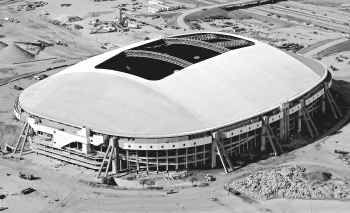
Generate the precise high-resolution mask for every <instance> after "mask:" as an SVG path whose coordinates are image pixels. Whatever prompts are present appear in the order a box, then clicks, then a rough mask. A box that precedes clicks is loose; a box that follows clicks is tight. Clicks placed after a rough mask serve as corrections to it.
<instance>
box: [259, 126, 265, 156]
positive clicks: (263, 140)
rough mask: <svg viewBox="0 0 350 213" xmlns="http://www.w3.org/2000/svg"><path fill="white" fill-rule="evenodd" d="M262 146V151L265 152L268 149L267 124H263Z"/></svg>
mask: <svg viewBox="0 0 350 213" xmlns="http://www.w3.org/2000/svg"><path fill="white" fill-rule="evenodd" d="M260 137H261V146H260V151H262V152H264V151H266V126H265V125H263V124H262V125H261V135H260Z"/></svg>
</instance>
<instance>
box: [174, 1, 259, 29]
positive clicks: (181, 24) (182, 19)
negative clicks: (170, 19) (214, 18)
mask: <svg viewBox="0 0 350 213" xmlns="http://www.w3.org/2000/svg"><path fill="white" fill-rule="evenodd" d="M250 1H252V0H235V1H231V2H229V3H228V2H226V3H223V4H214V5H209V6H203V7H197V8H194V9H191V10H187V11H185V12H184V13H183V14H181V15H180V16H179V17H177V24H178V26H179V27H181V28H184V29H186V30H190V29H191V27H190V26H189V25H187V24H186V22H185V17H186V16H188V15H190V14H192V13H196V12H199V11H201V10H204V9H213V8H217V7H223V6H230V5H232V4H239V3H245V2H250Z"/></svg>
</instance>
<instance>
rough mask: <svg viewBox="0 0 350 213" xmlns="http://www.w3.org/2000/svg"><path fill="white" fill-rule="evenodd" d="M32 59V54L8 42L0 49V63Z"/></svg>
mask: <svg viewBox="0 0 350 213" xmlns="http://www.w3.org/2000/svg"><path fill="white" fill-rule="evenodd" d="M33 59H34V56H33V55H31V54H29V53H27V52H26V51H24V50H22V49H20V48H18V47H16V46H15V45H14V44H10V45H8V46H7V47H5V48H3V49H0V64H12V63H18V62H25V61H30V60H33Z"/></svg>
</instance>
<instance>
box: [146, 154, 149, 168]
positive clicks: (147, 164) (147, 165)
mask: <svg viewBox="0 0 350 213" xmlns="http://www.w3.org/2000/svg"><path fill="white" fill-rule="evenodd" d="M146 170H147V172H149V160H148V150H146Z"/></svg>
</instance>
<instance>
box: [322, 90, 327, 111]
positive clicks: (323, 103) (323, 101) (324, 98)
mask: <svg viewBox="0 0 350 213" xmlns="http://www.w3.org/2000/svg"><path fill="white" fill-rule="evenodd" d="M321 112H322V114H325V113H326V88H324V94H323V95H322V98H321Z"/></svg>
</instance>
